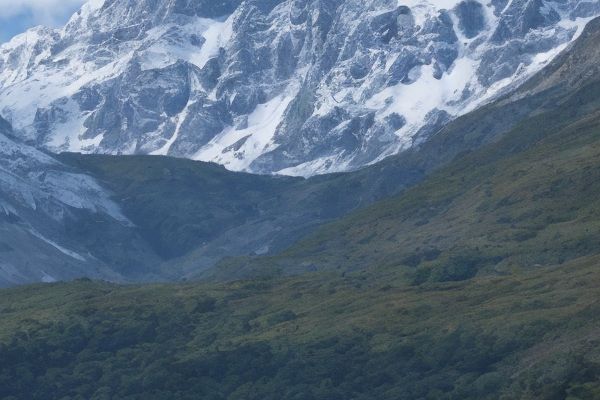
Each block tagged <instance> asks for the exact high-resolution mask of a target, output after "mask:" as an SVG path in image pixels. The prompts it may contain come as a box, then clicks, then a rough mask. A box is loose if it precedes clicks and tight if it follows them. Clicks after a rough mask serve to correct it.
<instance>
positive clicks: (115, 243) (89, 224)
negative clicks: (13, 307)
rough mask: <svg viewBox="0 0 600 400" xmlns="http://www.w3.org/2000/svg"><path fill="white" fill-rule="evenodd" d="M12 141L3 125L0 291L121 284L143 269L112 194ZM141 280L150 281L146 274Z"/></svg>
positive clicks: (142, 253)
mask: <svg viewBox="0 0 600 400" xmlns="http://www.w3.org/2000/svg"><path fill="white" fill-rule="evenodd" d="M12 133H13V132H12V130H11V128H10V125H9V124H8V123H7V122H6V121H4V120H2V119H1V118H0V286H5V285H10V284H17V283H27V282H39V281H46V282H51V281H54V280H64V279H73V278H76V277H82V276H87V277H93V278H99V279H110V280H118V281H124V280H127V279H128V278H130V277H133V276H135V274H136V268H140V267H148V266H146V265H144V264H145V262H149V261H150V260H152V256H151V254H152V252H151V251H149V250H148V248H147V246H145V245H143V244H142V242H141V241H140V240H139V239H137V235H136V234H135V232H134V227H133V224H132V223H131V222H130V221H129V220H128V219H127V218H126V217H125V216H123V214H122V213H121V211H120V209H119V206H118V205H117V204H115V203H114V202H113V201H112V200H110V198H109V196H110V193H108V192H107V191H106V190H104V189H103V188H102V187H101V186H100V185H99V184H98V183H97V182H96V181H95V180H94V179H93V178H92V177H90V176H89V175H86V174H83V173H81V172H78V171H76V170H74V169H73V168H70V167H67V166H65V165H63V164H61V163H60V162H58V161H56V160H55V159H53V158H52V157H50V156H48V155H46V154H44V153H42V152H40V151H38V150H35V149H33V148H32V147H29V146H26V145H23V144H20V143H17V142H15V141H14V140H13V139H11V138H10V135H11V134H12ZM120 241H123V242H127V243H128V245H127V246H126V247H123V248H120V245H119V242H120ZM138 272H139V271H138ZM145 272H146V273H149V275H147V279H151V278H152V270H151V267H150V269H146V271H145ZM141 279H143V278H141Z"/></svg>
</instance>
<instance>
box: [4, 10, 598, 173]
mask: <svg viewBox="0 0 600 400" xmlns="http://www.w3.org/2000/svg"><path fill="white" fill-rule="evenodd" d="M599 13H600V3H598V2H597V1H581V0H569V1H548V0H515V1H510V2H506V1H502V0H498V1H492V2H489V3H480V2H477V1H474V0H468V1H467V0H465V1H462V2H460V1H458V0H456V1H454V0H451V1H448V2H439V3H438V2H428V1H423V2H420V1H415V2H409V3H407V4H400V3H399V2H398V1H397V0H369V1H367V2H365V1H359V0H351V1H338V0H335V1H331V0H327V1H324V0H270V1H262V0H244V1H242V0H226V1H219V2H211V1H200V2H193V3H190V2H185V1H168V0H161V1H150V0H144V1H129V0H128V1H112V0H93V1H90V2H89V3H88V4H86V5H85V6H84V7H83V8H82V10H81V11H80V12H78V13H77V14H76V15H74V16H73V18H72V19H71V20H70V21H69V23H68V24H67V25H66V26H65V27H64V29H61V30H49V29H44V28H36V29H34V30H31V31H29V32H27V33H25V34H23V35H20V36H18V37H16V38H14V39H13V40H12V41H11V42H9V43H7V44H5V45H3V46H2V47H0V112H3V113H4V115H7V116H9V119H10V121H11V122H12V123H13V124H14V126H15V127H16V128H17V133H18V134H19V135H21V136H22V137H24V138H26V139H27V140H29V141H31V142H32V143H33V144H35V145H36V146H43V147H46V148H48V149H51V150H53V151H65V150H68V151H84V152H92V153H95V152H99V153H110V154H168V155H172V156H179V157H187V158H193V159H198V160H205V161H215V162H217V163H220V164H223V165H225V166H227V168H229V169H232V170H245V171H252V172H261V173H272V172H281V173H284V174H292V175H312V174H316V173H324V172H331V171H342V170H348V169H356V168H358V167H361V166H364V165H366V164H369V163H372V162H375V161H377V160H380V159H382V158H383V157H385V156H388V155H391V154H395V153H397V152H399V151H402V150H406V149H408V148H411V147H412V146H413V145H415V144H419V143H422V142H423V141H424V140H426V139H427V138H428V137H429V135H430V134H431V133H432V132H435V131H436V130H437V129H439V127H440V126H443V125H444V124H445V123H447V122H448V120H450V119H452V118H454V117H455V116H457V115H460V114H463V113H465V112H467V111H469V110H472V109H474V108H476V107H477V106H478V105H480V104H483V103H485V102H486V101H487V100H488V99H490V98H491V97H493V96H494V95H496V94H497V93H499V92H500V91H502V90H503V89H507V88H510V87H513V86H514V85H516V84H517V83H519V82H522V81H523V80H524V79H526V78H527V77H529V76H531V75H532V74H533V73H535V72H536V71H538V70H539V69H540V68H541V67H542V66H543V65H545V64H546V63H547V62H548V61H549V60H550V59H552V58H553V57H554V56H555V55H556V54H558V52H559V51H560V50H561V49H563V48H564V47H565V46H566V45H567V44H568V43H569V42H571V41H572V40H573V39H574V38H576V37H577V36H578V35H579V34H580V33H581V30H582V27H583V25H584V23H585V22H586V21H587V20H589V18H591V17H593V16H596V15H598V14H599Z"/></svg>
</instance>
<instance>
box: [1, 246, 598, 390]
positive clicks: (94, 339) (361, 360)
mask: <svg viewBox="0 0 600 400" xmlns="http://www.w3.org/2000/svg"><path fill="white" fill-rule="evenodd" d="M599 263H600V259H598V257H586V258H581V259H577V260H573V261H571V262H568V263H567V264H566V265H563V266H562V267H559V268H549V269H543V270H538V271H534V272H521V273H517V274H513V275H510V276H505V277H494V278H489V277H488V278H476V279H473V280H469V281H465V282H454V283H442V284H427V285H421V286H419V287H414V286H410V285H407V284H406V283H405V280H404V278H403V277H402V275H401V274H398V273H397V270H393V269H391V270H385V269H380V270H379V271H378V272H377V274H375V273H373V274H371V273H351V274H346V275H345V276H343V277H342V276H340V275H338V276H335V275H320V274H319V275H305V276H303V277H295V278H289V279H286V280H259V281H256V280H255V281H246V282H236V283H231V284H222V285H213V286H209V285H205V284H194V285H191V284H186V285H163V286H144V287H138V286H130V287H119V286H114V285H110V284H103V283H92V282H85V281H79V282H74V283H69V284H63V283H60V284H52V285H45V286H33V287H21V288H15V289H9V290H4V291H2V292H0V294H1V295H0V360H2V362H0V398H3V399H25V398H27V399H32V400H36V399H44V400H53V399H67V398H71V399H78V398H85V399H95V400H96V399H110V398H119V399H149V398H151V399H174V398H177V399H198V398H202V399H212V400H217V399H240V400H242V399H243V400H254V399H256V400H258V399H261V400H264V399H267V400H268V399H272V400H275V399H277V400H291V399H303V400H304V399H323V400H332V399H357V400H358V399H365V400H367V399H369V400H370V399H378V400H402V399H406V400H415V399H436V400H444V399H461V400H466V399H477V400H481V399H531V400H533V399H536V400H544V399H565V398H568V399H570V400H575V399H581V400H583V399H596V398H598V396H599V395H600V385H599V383H598V382H600V353H599V351H598V349H599V348H600V347H599V346H598V341H599V340H600V338H599V336H598V335H599V332H598V324H599V323H600V320H599V319H598V318H599V316H600V306H599V304H598V302H597V299H598V296H600V289H599V288H600V273H599V272H598V271H599V269H598V265H599Z"/></svg>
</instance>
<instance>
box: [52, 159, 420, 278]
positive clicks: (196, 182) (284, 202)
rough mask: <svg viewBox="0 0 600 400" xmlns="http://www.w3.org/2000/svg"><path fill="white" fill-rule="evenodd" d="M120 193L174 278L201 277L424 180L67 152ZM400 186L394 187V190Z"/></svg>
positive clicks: (283, 245) (270, 250)
mask: <svg viewBox="0 0 600 400" xmlns="http://www.w3.org/2000/svg"><path fill="white" fill-rule="evenodd" d="M59 158H60V159H61V160H62V161H63V162H65V163H66V164H69V165H72V166H73V167H75V168H77V169H78V170H82V171H86V173H88V174H90V175H91V176H93V177H94V178H96V179H97V180H98V181H100V182H101V183H102V185H103V186H105V187H107V188H109V189H110V190H111V191H112V192H113V193H114V197H113V199H114V200H115V201H116V202H117V203H118V204H120V205H121V206H122V209H123V212H124V214H125V215H126V216H127V217H128V218H129V219H130V220H131V221H132V222H133V223H134V224H135V225H136V227H137V228H138V232H139V233H140V235H141V236H142V237H143V238H144V239H145V240H146V241H147V242H148V243H149V244H150V245H151V246H152V248H153V249H155V251H157V252H158V254H160V256H161V257H162V259H163V260H164V261H165V265H164V269H165V272H167V273H169V274H176V275H180V276H189V275H196V274H198V273H199V272H201V271H203V270H205V269H207V268H210V267H212V266H214V265H215V263H217V262H218V261H220V260H221V259H223V258H224V257H234V256H243V255H250V254H270V253H275V252H278V251H281V250H283V249H284V248H286V247H289V246H290V245H291V244H292V243H294V242H295V241H297V240H298V239H300V238H301V237H303V236H305V235H306V234H308V233H310V232H312V231H314V229H316V228H317V227H318V226H319V225H321V224H323V223H325V222H328V221H331V220H333V219H335V218H339V217H341V216H343V215H345V214H347V213H348V212H350V211H351V210H354V209H357V208H359V207H361V206H363V207H364V206H366V205H368V204H371V203H372V202H373V201H375V200H376V199H380V198H382V197H385V196H387V195H388V194H389V193H390V190H393V191H394V193H395V192H396V191H399V190H402V189H403V188H405V187H407V186H408V185H410V184H414V183H416V182H417V181H418V179H420V177H421V176H420V174H418V173H413V172H412V171H409V170H406V171H404V172H401V173H394V174H382V175H381V176H379V178H378V179H372V180H370V181H369V179H371V178H373V174H370V175H368V176H362V175H361V176H354V175H352V174H350V175H346V174H340V175H332V176H322V177H314V178H311V179H302V178H291V177H279V176H260V175H251V174H245V173H237V172H231V171H227V170H226V169H225V168H223V167H221V166H218V165H215V164H207V163H204V162H197V161H190V160H184V159H177V158H170V157H156V156H102V155H81V154H72V153H65V154H62V155H60V156H59ZM392 188H393V189H392Z"/></svg>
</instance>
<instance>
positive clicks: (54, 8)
mask: <svg viewBox="0 0 600 400" xmlns="http://www.w3.org/2000/svg"><path fill="white" fill-rule="evenodd" d="M83 3H85V0H0V42H5V41H7V40H9V39H10V38H11V37H13V36H14V35H16V34H18V33H21V32H23V31H25V30H26V29H27V28H30V27H32V26H36V25H46V26H60V25H62V24H64V23H65V22H66V21H67V20H68V19H69V17H70V16H71V15H72V14H73V12H75V11H76V10H77V9H78V8H79V7H81V5H82V4H83Z"/></svg>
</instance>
